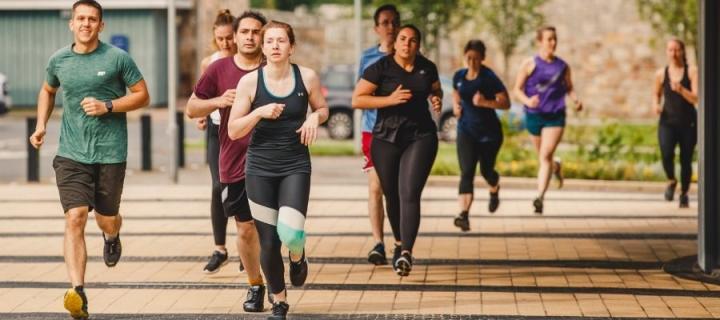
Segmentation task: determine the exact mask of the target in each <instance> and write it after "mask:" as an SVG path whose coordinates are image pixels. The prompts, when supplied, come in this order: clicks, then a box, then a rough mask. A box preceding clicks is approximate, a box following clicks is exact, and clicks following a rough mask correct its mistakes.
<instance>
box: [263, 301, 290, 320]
mask: <svg viewBox="0 0 720 320" xmlns="http://www.w3.org/2000/svg"><path fill="white" fill-rule="evenodd" d="M288 310H290V305H288V304H287V302H285V301H278V302H275V303H273V306H272V315H270V316H269V317H268V320H285V319H287V314H288Z"/></svg>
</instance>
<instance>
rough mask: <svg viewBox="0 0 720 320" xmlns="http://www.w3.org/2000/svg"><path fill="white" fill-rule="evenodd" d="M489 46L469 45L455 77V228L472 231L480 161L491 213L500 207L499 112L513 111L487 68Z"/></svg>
mask: <svg viewBox="0 0 720 320" xmlns="http://www.w3.org/2000/svg"><path fill="white" fill-rule="evenodd" d="M483 60H485V44H484V43H483V42H482V41H480V40H470V41H468V43H467V45H465V64H466V65H467V68H463V69H460V70H458V71H457V72H455V75H454V76H453V89H455V90H453V113H454V114H455V116H456V117H457V118H458V125H457V140H456V143H457V154H458V162H459V164H460V187H459V195H458V203H459V204H460V214H459V215H458V216H457V217H456V218H455V226H457V227H458V228H460V229H461V230H462V231H468V230H470V220H469V218H468V212H469V211H470V206H471V205H472V201H473V191H474V190H473V189H474V188H473V180H474V179H475V171H476V170H477V165H478V162H479V163H480V173H481V174H482V176H483V178H485V181H487V183H488V185H489V186H490V201H489V202H488V210H489V211H490V212H491V213H493V212H495V210H497V208H498V206H500V198H499V192H500V175H499V174H498V172H497V171H496V170H495V159H496V158H497V154H498V152H499V151H500V146H502V143H503V132H502V126H501V125H500V120H499V119H498V117H497V115H496V114H495V109H508V108H510V99H509V98H508V93H507V89H505V85H504V84H503V83H502V81H500V78H498V77H497V75H495V72H493V71H492V70H491V69H490V68H488V67H486V66H485V65H483Z"/></svg>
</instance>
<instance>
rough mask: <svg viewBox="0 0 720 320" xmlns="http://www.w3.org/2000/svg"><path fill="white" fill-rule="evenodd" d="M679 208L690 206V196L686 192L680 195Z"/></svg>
mask: <svg viewBox="0 0 720 320" xmlns="http://www.w3.org/2000/svg"><path fill="white" fill-rule="evenodd" d="M680 208H690V198H689V197H688V195H687V193H685V194H681V195H680Z"/></svg>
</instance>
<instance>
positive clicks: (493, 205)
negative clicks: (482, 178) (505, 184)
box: [488, 186, 500, 213]
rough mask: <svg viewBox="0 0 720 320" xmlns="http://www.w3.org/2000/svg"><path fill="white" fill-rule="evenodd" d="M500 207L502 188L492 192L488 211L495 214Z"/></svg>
mask: <svg viewBox="0 0 720 320" xmlns="http://www.w3.org/2000/svg"><path fill="white" fill-rule="evenodd" d="M499 206H500V186H498V187H497V191H495V192H490V202H488V211H490V213H495V211H497V209H498V207H499Z"/></svg>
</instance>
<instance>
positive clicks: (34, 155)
mask: <svg viewBox="0 0 720 320" xmlns="http://www.w3.org/2000/svg"><path fill="white" fill-rule="evenodd" d="M35 126H37V118H36V117H28V118H27V135H25V137H29V136H31V135H32V134H33V133H35ZM25 141H26V143H27V154H28V157H27V181H28V182H39V181H40V150H38V149H35V147H33V145H32V144H30V141H29V140H25Z"/></svg>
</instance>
